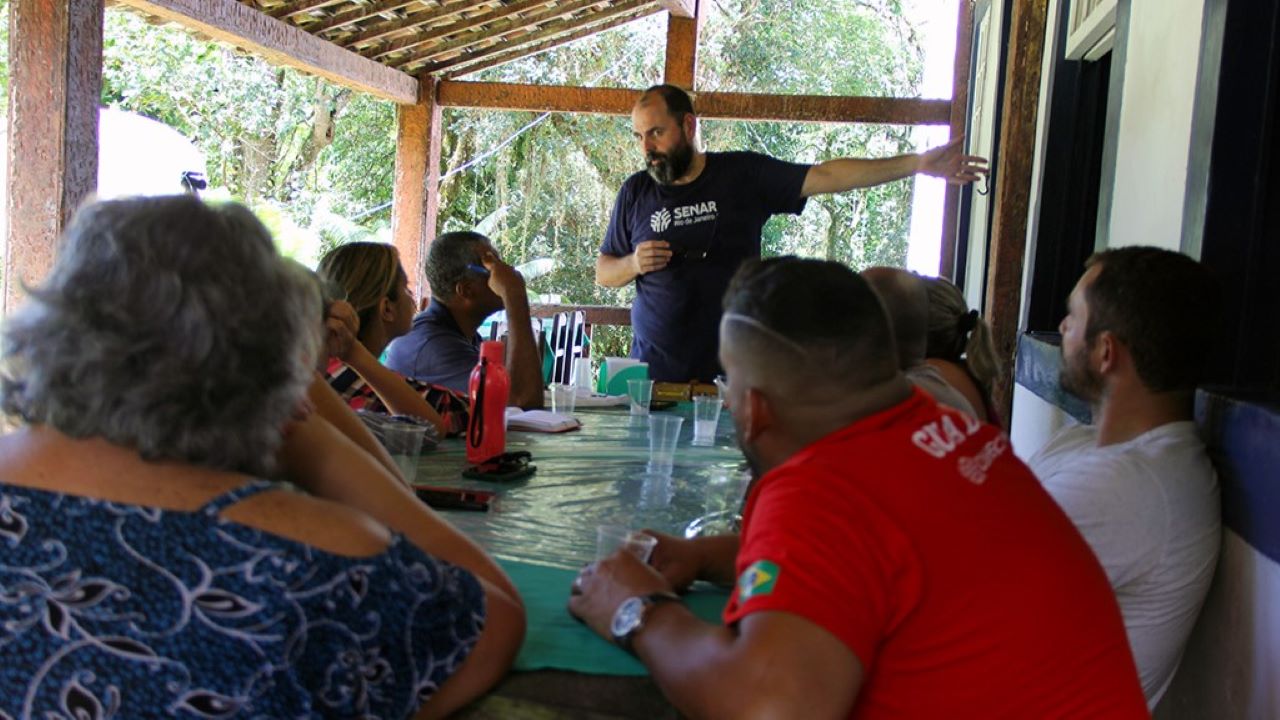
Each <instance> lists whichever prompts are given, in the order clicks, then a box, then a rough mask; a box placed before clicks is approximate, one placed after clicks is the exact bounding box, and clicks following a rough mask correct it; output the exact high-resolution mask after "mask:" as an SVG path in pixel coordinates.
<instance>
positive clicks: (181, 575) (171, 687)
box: [0, 481, 484, 720]
mask: <svg viewBox="0 0 1280 720" xmlns="http://www.w3.org/2000/svg"><path fill="white" fill-rule="evenodd" d="M274 487H276V486H275V485H273V484H271V483H267V482H261V481H259V482H253V483H250V484H248V485H245V486H244V487H241V488H238V489H237V490H234V491H232V492H230V493H227V494H225V495H222V496H220V497H218V498H216V499H215V500H213V501H212V502H210V503H209V504H208V505H206V506H205V507H203V508H201V509H199V510H197V511H195V512H172V511H163V510H159V509H155V508H148V507H140V506H136V505H121V504H114V503H108V502H104V501H101V500H91V499H86V498H82V497H76V496H71V495H63V494H59V493H51V492H45V491H41V490H33V489H28V488H20V487H15V486H11V485H3V484H0V719H2V718H38V719H39V720H52V719H53V718H67V719H69V720H72V719H74V720H88V719H89V718H112V717H115V718H150V717H177V718H233V717H234V718H240V717H244V718H302V717H324V718H346V717H351V718H356V717H358V718H405V717H409V716H411V715H412V714H413V713H414V712H415V711H416V710H417V708H418V707H419V705H420V704H421V703H422V701H423V700H424V699H426V698H427V697H429V696H431V694H432V693H433V692H435V690H436V689H437V688H439V686H440V685H441V684H442V683H443V682H444V681H445V679H447V678H448V677H449V676H450V675H451V674H452V673H453V672H454V671H456V670H457V669H458V667H459V665H461V663H462V661H463V660H464V659H465V658H466V656H467V655H468V653H470V651H471V649H472V648H473V647H474V646H475V643H476V641H477V639H478V638H479V634H480V631H481V629H482V628H483V625H484V595H483V591H482V589H481V588H480V584H479V582H478V581H477V580H476V578H475V577H474V576H473V575H471V574H470V573H468V572H467V571H465V570H463V569H461V568H458V567H456V566H453V565H450V564H448V563H445V562H443V561H440V560H437V559H435V558H432V557H430V556H428V555H426V554H425V553H423V552H422V551H420V550H418V549H417V548H416V547H415V546H413V545H412V544H411V543H409V542H408V541H406V540H404V539H403V538H401V537H400V536H398V535H397V536H394V537H393V539H392V541H391V544H390V545H389V547H387V549H386V550H385V551H384V552H382V553H380V554H378V555H372V556H368V557H356V558H353V557H345V556H340V555H333V554H330V553H327V552H324V551H322V550H318V549H316V548H312V547H309V546H307V545H303V544H301V543H297V542H294V541H291V540H286V539H283V538H280V537H277V536H275V535H272V534H270V533H265V532H260V531H258V530H254V529H251V528H247V527H245V526H243V525H238V524H236V523H233V522H229V521H224V520H220V519H219V518H218V513H219V512H220V511H221V510H223V509H224V508H226V507H228V506H230V505H232V504H234V503H236V502H238V501H239V500H241V499H243V498H245V497H248V496H250V495H254V494H257V493H259V492H262V491H264V490H269V489H272V488H274Z"/></svg>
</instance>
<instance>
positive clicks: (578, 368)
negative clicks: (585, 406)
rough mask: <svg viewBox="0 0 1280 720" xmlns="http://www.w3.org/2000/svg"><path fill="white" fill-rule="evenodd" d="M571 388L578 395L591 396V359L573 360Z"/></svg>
mask: <svg viewBox="0 0 1280 720" xmlns="http://www.w3.org/2000/svg"><path fill="white" fill-rule="evenodd" d="M573 386H574V387H575V388H576V389H577V390H578V392H580V393H583V394H586V395H589V394H591V358H589V357H580V358H575V359H574V361H573Z"/></svg>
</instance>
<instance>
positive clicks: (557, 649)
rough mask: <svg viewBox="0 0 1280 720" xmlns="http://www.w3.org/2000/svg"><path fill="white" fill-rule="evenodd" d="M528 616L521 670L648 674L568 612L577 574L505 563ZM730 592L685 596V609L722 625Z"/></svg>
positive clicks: (712, 591)
mask: <svg viewBox="0 0 1280 720" xmlns="http://www.w3.org/2000/svg"><path fill="white" fill-rule="evenodd" d="M500 564H501V565H502V569H503V570H506V571H507V574H508V575H510V576H511V580H512V581H513V582H515V584H516V587H517V588H519V589H520V595H521V596H522V597H523V598H524V603H525V609H526V611H527V612H528V615H529V631H528V634H527V635H526V636H525V640H524V645H523V646H522V647H521V648H520V655H519V656H518V657H517V658H516V664H515V669H516V670H548V669H550V670H571V671H573V672H580V673H590V674H593V675H648V674H649V673H648V671H647V670H645V667H644V665H641V664H640V662H639V661H638V660H636V659H635V658H634V657H632V656H631V655H630V654H629V653H627V652H626V651H625V650H623V649H622V648H620V647H618V646H616V645H614V644H613V643H611V642H608V641H606V640H605V639H604V638H601V637H600V636H599V635H596V634H595V633H594V632H592V631H591V629H590V628H588V627H587V626H586V625H583V624H582V623H580V622H578V621H577V620H575V619H574V618H573V616H572V615H570V614H569V611H568V610H567V609H566V603H567V602H568V599H569V585H570V583H572V582H573V578H574V577H576V576H577V571H575V570H565V569H562V568H554V567H547V566H545V565H534V564H532V563H526V562H519V561H511V560H508V561H501V562H500ZM728 599H729V595H728V592H727V591H724V590H715V589H708V590H702V591H695V592H692V593H690V594H688V595H686V596H685V598H684V603H685V605H686V606H687V607H688V608H689V609H690V610H692V611H693V612H694V614H695V615H697V616H698V617H700V618H702V619H704V620H707V621H708V622H714V623H718V622H720V612H721V610H723V609H724V604H725V602H726V601H727V600H728Z"/></svg>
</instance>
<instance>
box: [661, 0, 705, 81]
mask: <svg viewBox="0 0 1280 720" xmlns="http://www.w3.org/2000/svg"><path fill="white" fill-rule="evenodd" d="M692 7H693V17H680V16H679V15H677V14H676V13H674V12H673V13H671V14H670V15H668V16H667V62H666V69H665V70H664V71H663V82H666V83H668V84H670V85H677V86H679V87H682V88H684V89H685V90H688V91H690V92H693V82H694V79H695V78H696V76H697V74H698V30H699V29H700V28H701V25H702V7H701V3H699V2H697V0H693V2H692Z"/></svg>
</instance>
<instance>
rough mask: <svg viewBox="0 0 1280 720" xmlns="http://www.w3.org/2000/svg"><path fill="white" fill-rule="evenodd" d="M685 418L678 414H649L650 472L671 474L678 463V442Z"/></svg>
mask: <svg viewBox="0 0 1280 720" xmlns="http://www.w3.org/2000/svg"><path fill="white" fill-rule="evenodd" d="M683 424H684V418H682V417H680V416H678V415H650V416H649V468H648V470H649V472H650V473H653V474H656V475H670V474H671V471H672V470H673V469H674V468H675V464H676V444H677V441H678V440H679V439H680V426H681V425H683Z"/></svg>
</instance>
